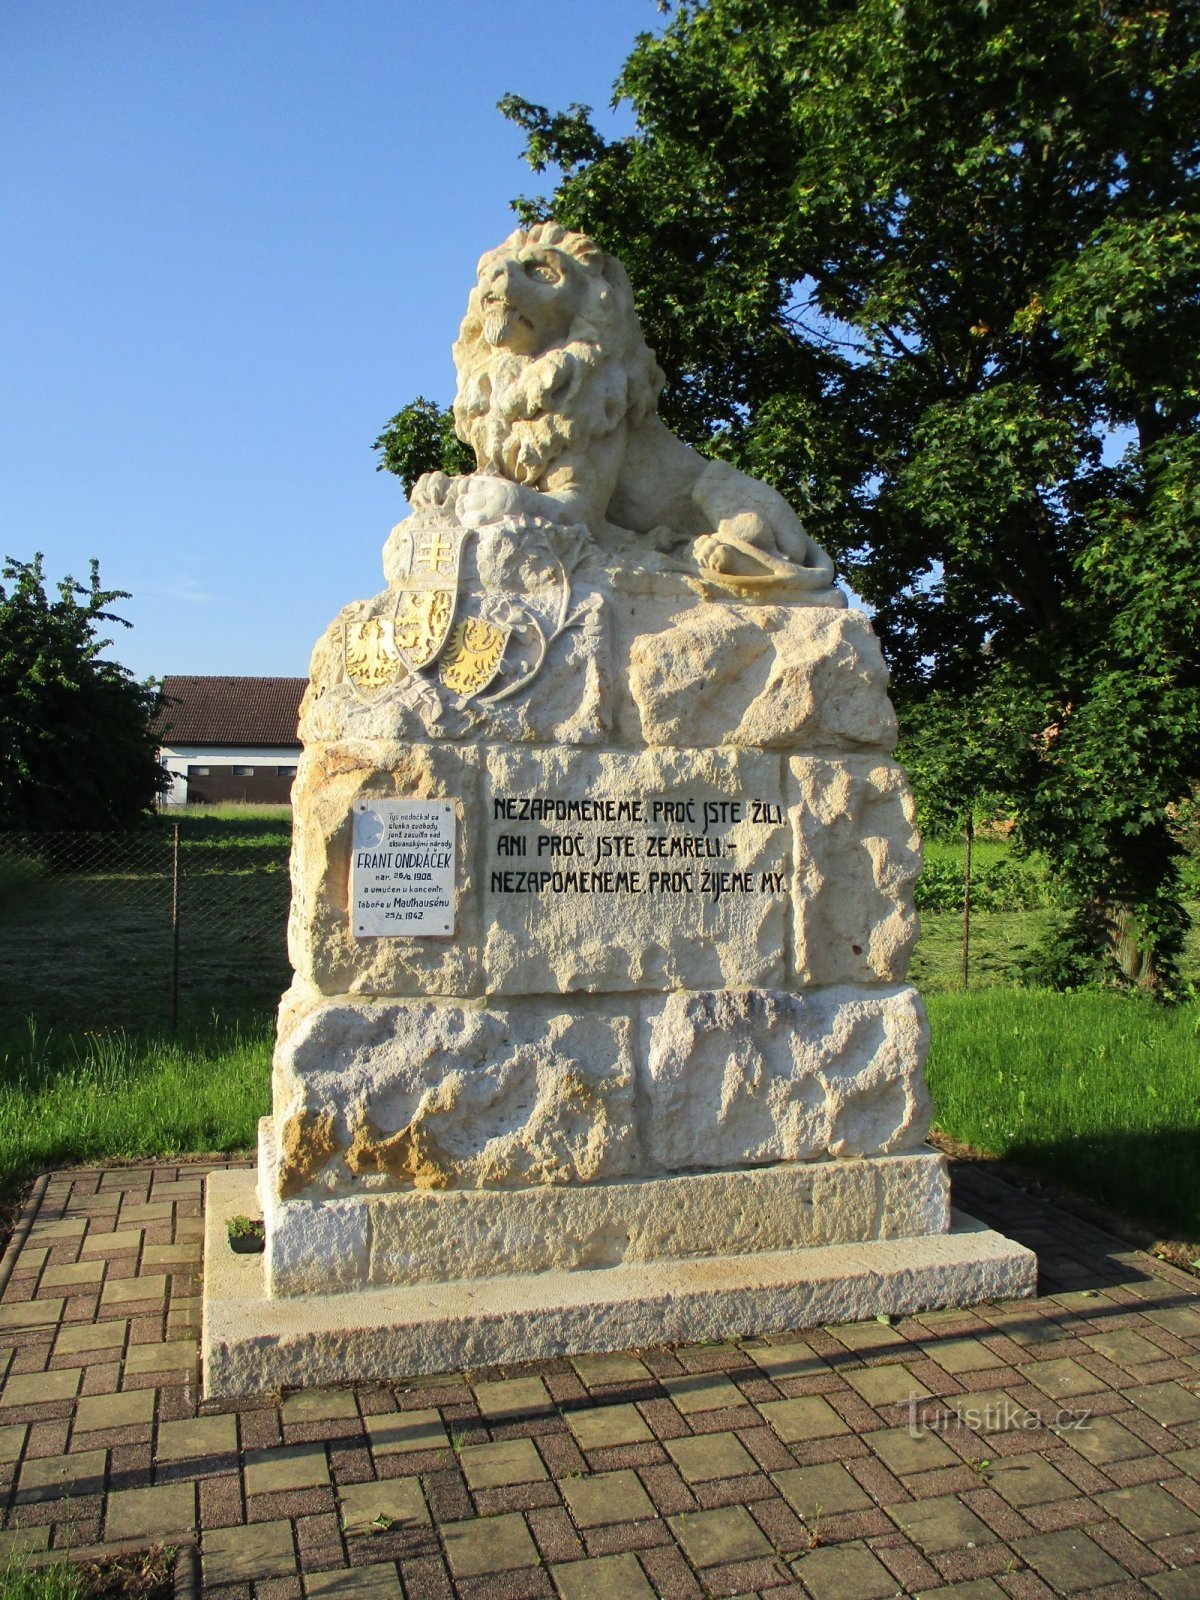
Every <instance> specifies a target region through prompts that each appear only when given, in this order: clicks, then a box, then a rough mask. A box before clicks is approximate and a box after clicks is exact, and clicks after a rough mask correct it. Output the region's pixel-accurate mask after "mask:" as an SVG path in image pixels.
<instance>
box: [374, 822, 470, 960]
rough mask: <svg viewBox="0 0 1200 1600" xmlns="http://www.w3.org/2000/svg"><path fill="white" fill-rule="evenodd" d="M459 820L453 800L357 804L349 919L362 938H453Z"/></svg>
mask: <svg viewBox="0 0 1200 1600" xmlns="http://www.w3.org/2000/svg"><path fill="white" fill-rule="evenodd" d="M455 827H456V817H455V812H454V803H453V801H450V800H358V801H356V802H355V805H354V827H353V837H352V845H353V853H352V856H351V867H350V920H351V926H352V927H353V929H354V936H355V938H357V939H392V938H398V937H401V936H403V935H408V936H410V937H411V936H413V935H416V936H417V937H418V938H420V937H425V938H430V937H434V936H441V937H443V938H444V937H445V935H446V934H448V933H453V932H454V854H455Z"/></svg>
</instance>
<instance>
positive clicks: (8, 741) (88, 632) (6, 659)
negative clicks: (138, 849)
mask: <svg viewBox="0 0 1200 1600" xmlns="http://www.w3.org/2000/svg"><path fill="white" fill-rule="evenodd" d="M0 576H2V577H3V579H4V580H5V581H4V583H2V584H0V827H5V828H21V829H30V830H36V829H59V828H61V829H68V828H70V829H108V828H127V827H130V826H132V825H133V824H134V823H136V822H137V821H138V820H139V819H140V818H141V817H143V816H144V815H145V814H146V813H147V812H148V811H149V810H150V809H151V807H152V806H153V804H154V800H155V797H156V795H157V794H159V793H160V792H161V790H162V787H163V779H162V771H161V768H160V766H159V761H158V751H157V741H156V739H155V737H154V735H153V734H152V733H151V731H150V721H151V718H152V717H153V715H154V712H155V711H156V710H157V708H158V705H159V696H158V693H157V691H156V690H155V689H154V688H153V687H152V686H151V685H147V684H139V683H137V682H136V681H135V680H134V678H133V677H132V675H131V674H130V673H129V672H128V671H127V670H126V668H124V667H122V666H118V665H117V663H116V662H115V661H106V660H104V659H103V658H102V656H101V654H100V652H101V651H102V650H104V649H105V648H107V646H108V645H109V644H110V643H111V641H110V640H108V639H103V638H100V637H98V635H97V624H99V623H111V622H116V623H120V624H121V626H122V627H128V626H129V624H128V623H127V622H124V621H123V619H122V618H120V617H118V616H116V615H114V613H113V612H111V611H110V610H109V609H108V607H109V606H110V605H111V604H112V602H113V601H114V600H126V599H128V598H129V596H128V595H127V594H126V593H125V592H124V591H123V590H121V589H102V588H101V587H100V567H99V563H98V562H96V561H93V562H92V570H91V580H90V582H89V583H88V584H86V585H85V584H82V583H77V582H76V581H75V579H74V578H69V577H68V578H64V579H63V580H62V581H61V582H60V583H59V584H58V585H57V591H58V598H57V599H51V598H50V597H49V596H48V595H47V593H46V587H45V575H44V573H43V570H42V557H41V555H40V554H39V555H36V556H34V558H33V560H32V561H15V560H13V559H12V558H11V557H9V559H8V560H7V561H6V563H5V565H4V567H3V568H2V569H0Z"/></svg>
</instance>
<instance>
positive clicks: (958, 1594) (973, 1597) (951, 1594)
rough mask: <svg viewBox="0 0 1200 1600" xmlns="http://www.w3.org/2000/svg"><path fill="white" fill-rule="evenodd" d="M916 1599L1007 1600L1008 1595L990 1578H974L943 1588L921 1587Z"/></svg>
mask: <svg viewBox="0 0 1200 1600" xmlns="http://www.w3.org/2000/svg"><path fill="white" fill-rule="evenodd" d="M917 1600H1008V1596H1007V1595H1006V1593H1005V1591H1004V1590H1003V1589H1002V1588H1001V1587H1000V1585H999V1584H998V1583H993V1582H992V1580H991V1578H975V1579H973V1580H972V1581H971V1582H969V1583H952V1584H950V1585H949V1586H948V1587H946V1588H944V1589H922V1590H921V1592H920V1594H918V1596H917Z"/></svg>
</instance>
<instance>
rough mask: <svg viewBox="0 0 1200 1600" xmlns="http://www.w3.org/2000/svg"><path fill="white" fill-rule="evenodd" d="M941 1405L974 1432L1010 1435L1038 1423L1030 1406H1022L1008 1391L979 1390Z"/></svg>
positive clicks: (948, 1398)
mask: <svg viewBox="0 0 1200 1600" xmlns="http://www.w3.org/2000/svg"><path fill="white" fill-rule="evenodd" d="M941 1405H942V1406H943V1407H944V1408H945V1410H946V1411H952V1412H953V1413H954V1414H955V1416H957V1417H958V1419H959V1421H960V1422H961V1423H962V1425H963V1426H964V1427H965V1428H969V1429H970V1430H971V1432H972V1433H979V1434H988V1433H1008V1432H1010V1431H1012V1430H1013V1429H1016V1428H1022V1429H1024V1428H1027V1427H1029V1426H1030V1424H1031V1423H1036V1421H1037V1418H1036V1417H1035V1416H1034V1414H1033V1412H1031V1411H1030V1410H1029V1408H1028V1407H1027V1406H1024V1405H1018V1404H1017V1402H1016V1401H1015V1400H1014V1399H1013V1397H1012V1396H1011V1395H1010V1394H1009V1393H1008V1392H1007V1391H1006V1390H1004V1389H977V1390H973V1391H972V1392H971V1393H970V1394H955V1395H948V1396H947V1397H946V1398H945V1399H944V1400H942V1402H941Z"/></svg>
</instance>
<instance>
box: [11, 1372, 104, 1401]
mask: <svg viewBox="0 0 1200 1600" xmlns="http://www.w3.org/2000/svg"><path fill="white" fill-rule="evenodd" d="M82 1376H83V1373H82V1372H81V1371H80V1369H79V1368H78V1367H59V1368H58V1370H57V1371H55V1372H26V1373H22V1374H20V1375H19V1376H17V1377H15V1378H10V1379H9V1380H8V1382H7V1383H6V1384H5V1385H4V1392H3V1394H0V1406H6V1407H14V1406H39V1405H46V1404H48V1403H49V1402H51V1401H57V1400H74V1398H75V1395H76V1393H77V1392H78V1390H79V1380H80V1378H81V1377H82Z"/></svg>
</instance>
